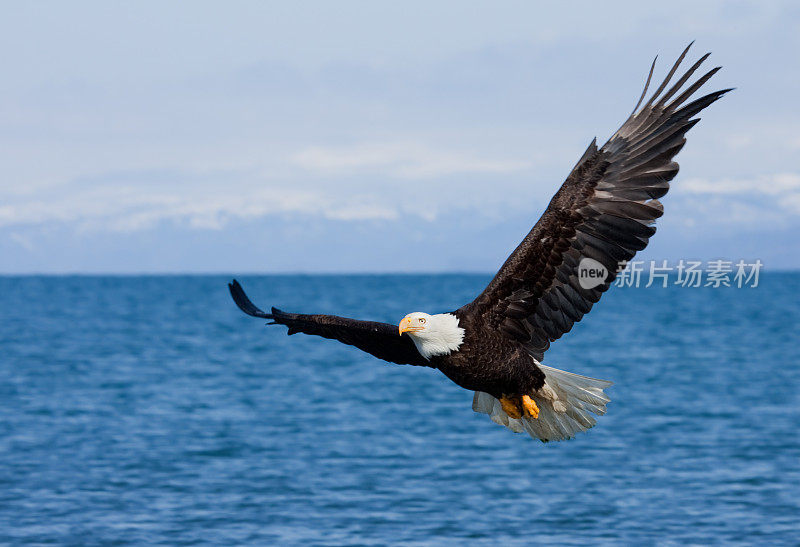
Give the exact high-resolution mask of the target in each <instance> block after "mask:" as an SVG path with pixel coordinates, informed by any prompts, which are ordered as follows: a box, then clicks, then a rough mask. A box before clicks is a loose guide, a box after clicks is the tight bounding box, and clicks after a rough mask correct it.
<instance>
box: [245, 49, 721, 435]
mask: <svg viewBox="0 0 800 547" xmlns="http://www.w3.org/2000/svg"><path fill="white" fill-rule="evenodd" d="M689 47H691V44H689ZM689 47H687V48H686V49H685V50H684V51H683V53H681V55H680V57H679V58H678V60H677V61H676V62H675V64H674V65H673V67H672V69H671V70H670V71H669V73H668V74H667V76H666V78H665V79H664V81H663V82H662V83H661V85H659V87H658V88H657V89H656V90H655V92H654V93H653V94H652V96H651V97H650V98H649V99H648V100H647V101H646V102H644V104H642V102H643V101H644V99H645V97H646V96H647V90H648V88H649V85H650V80H651V78H652V75H653V69H654V67H655V61H653V65H652V66H651V67H650V73H649V75H648V77H647V82H646V84H645V87H644V91H643V92H642V95H641V97H640V98H639V102H638V103H637V104H636V107H634V109H633V112H632V113H631V115H630V117H629V118H628V119H627V120H626V121H625V123H623V124H622V127H620V128H619V130H617V132H616V133H614V135H613V136H612V137H611V138H610V139H609V140H608V142H607V143H606V144H605V145H603V147H602V148H600V149H598V148H597V146H596V142H595V141H592V143H591V144H590V145H589V148H588V149H587V150H586V152H584V154H583V156H582V157H581V158H580V160H579V161H578V163H577V164H576V165H575V167H574V168H573V169H572V172H571V173H570V174H569V176H568V177H567V180H566V181H565V182H564V183H563V184H562V185H561V188H560V189H559V190H558V192H557V193H556V195H555V196H554V197H553V199H552V200H551V201H550V204H549V205H548V207H547V209H546V210H545V212H544V214H543V215H542V217H541V218H540V219H539V221H538V222H537V223H536V225H535V226H534V227H533V229H532V230H531V231H530V232H529V233H528V235H527V236H525V239H523V240H522V243H520V244H519V246H518V247H517V248H516V249H515V250H514V252H513V253H511V256H509V257H508V259H507V260H506V261H505V263H504V264H503V265H502V267H501V268H500V270H499V271H498V272H497V275H495V277H494V278H493V279H492V281H491V282H490V283H489V285H488V286H487V287H486V289H484V291H483V292H482V293H481V294H480V295H479V296H478V297H477V298H476V299H475V300H473V301H472V302H470V303H469V304H466V305H465V306H462V307H461V308H459V309H457V310H455V311H453V312H452V313H440V314H433V315H430V314H427V313H422V312H415V313H411V314H408V315H407V316H406V317H404V318H403V320H402V321H401V322H400V324H399V326H397V325H390V324H388V323H377V322H373V321H359V320H356V319H347V318H344V317H337V316H333V315H302V314H296V313H286V312H283V311H281V310H278V309H276V308H272V310H271V312H270V313H266V312H263V311H261V310H260V309H259V308H257V307H256V306H255V305H253V303H252V302H251V301H250V300H249V299H248V298H247V296H246V295H245V293H244V290H243V289H242V287H241V285H239V283H238V282H237V281H236V280H234V281H233V282H232V283H230V284H229V288H230V292H231V295H232V296H233V299H234V301H235V302H236V304H237V305H238V306H239V308H240V309H241V310H242V311H243V312H245V313H246V314H248V315H252V316H254V317H261V318H264V319H270V320H272V323H271V324H278V325H286V326H287V327H288V328H289V334H295V333H298V332H302V333H304V334H315V335H317V336H322V337H324V338H331V339H334V340H338V341H340V342H342V343H344V344H349V345H352V346H355V347H357V348H359V349H360V350H362V351H365V352H367V353H370V354H371V355H374V356H375V357H378V358H379V359H383V360H385V361H389V362H392V363H398V364H406V365H417V366H425V367H432V368H437V369H439V370H441V371H442V372H443V373H444V374H445V375H446V376H447V377H448V378H450V379H451V380H452V381H453V382H455V383H456V384H458V385H459V386H461V387H463V388H465V389H468V390H471V391H474V392H475V395H474V398H473V404H472V408H473V410H475V411H476V412H483V413H486V414H489V415H490V416H491V418H492V420H494V421H495V422H497V423H499V424H501V425H504V426H506V427H508V428H509V429H512V430H513V431H516V432H522V431H525V432H527V433H528V434H530V435H531V436H532V437H535V438H538V439H541V440H542V441H551V440H564V439H569V438H571V437H572V436H574V435H575V433H578V432H580V431H586V430H587V429H589V428H591V427H592V426H594V425H595V423H596V421H595V418H594V416H593V415H602V414H604V413H605V408H606V403H608V401H609V399H608V397H607V396H606V395H605V393H604V392H603V390H604V389H605V388H606V387H608V386H609V385H611V382H608V381H605V380H597V379H594V378H588V377H586V376H580V375H577V374H572V373H569V372H564V371H561V370H558V369H555V368H551V367H548V366H545V365H543V364H542V363H541V361H542V360H543V359H544V353H545V351H546V350H547V349H548V347H549V346H550V343H551V342H553V341H554V340H556V339H558V338H560V337H561V336H562V335H563V334H565V333H567V332H569V331H570V329H572V325H573V324H575V323H576V322H577V321H580V320H581V318H582V317H583V316H584V315H585V314H586V313H588V312H589V311H590V310H591V308H592V305H593V304H594V303H595V302H597V301H598V300H600V296H601V295H602V293H603V292H605V291H606V290H607V289H608V287H609V286H610V285H611V283H612V282H613V281H614V279H615V277H616V274H617V271H618V269H619V267H620V264H621V263H624V262H625V261H628V260H630V259H631V258H633V256H634V255H635V254H636V252H637V251H640V250H642V249H644V248H645V246H647V243H648V241H649V238H650V237H651V236H652V235H653V234H654V233H655V231H656V229H655V226H654V224H655V220H656V219H657V218H658V217H660V216H661V215H662V213H663V207H662V205H661V203H660V202H659V201H658V198H660V197H662V196H663V195H664V194H666V193H667V190H669V181H670V180H672V179H673V178H674V177H675V175H676V174H677V173H678V164H677V163H675V162H674V161H672V159H673V158H674V157H675V155H676V154H677V153H678V152H679V151H680V149H681V148H682V147H683V145H684V143H685V142H686V138H685V135H686V132H687V131H689V129H691V128H692V127H693V126H694V125H695V124H696V123H697V122H698V121H699V119H697V118H694V116H695V115H697V114H698V113H699V112H700V111H701V110H703V109H704V108H706V107H707V106H709V105H710V104H711V103H713V102H714V101H716V100H717V99H719V98H720V97H722V96H723V95H724V94H725V93H727V92H728V91H730V89H723V90H720V91H715V92H713V93H709V94H708V95H704V96H702V97H700V98H698V99H696V100H693V101H691V102H687V101H689V99H690V98H691V97H692V95H694V94H695V93H696V92H697V91H698V90H699V89H700V87H701V86H702V85H703V84H704V83H706V81H707V80H708V79H709V78H711V77H712V76H713V75H714V74H715V73H716V72H717V71H718V70H719V67H717V68H714V69H712V70H710V71H708V72H707V73H705V74H704V75H703V76H701V77H700V78H698V79H697V80H696V81H695V82H694V83H692V84H691V85H689V86H687V87H686V89H684V90H682V88H683V87H684V85H685V84H686V82H687V81H688V80H689V79H690V78H691V76H692V75H693V74H694V72H695V71H696V70H697V69H698V68H699V67H700V65H701V64H702V63H703V61H705V60H706V58H707V57H708V55H709V54H706V55H704V56H702V57H701V58H700V59H699V60H698V61H697V62H696V63H695V64H693V65H692V66H691V67H690V68H689V69H688V70H687V71H686V72H685V73H684V74H683V76H681V77H680V78H678V80H677V81H676V82H675V83H674V84H673V85H672V86H671V87H668V86H669V84H670V81H671V80H672V77H673V76H674V75H675V73H676V72H677V70H678V67H679V65H680V64H681V62H682V61H683V59H684V57H685V56H686V53H687V52H688V51H689ZM587 259H591V260H592V261H596V263H599V264H600V265H602V268H604V270H605V275H604V277H603V278H602V279H600V280H598V283H599V284H597V285H596V286H594V287H592V288H588V289H587V288H585V285H586V284H585V283H583V284H582V283H581V282H580V280H579V275H578V268H579V264H580V263H581V262H582V261H584V260H587Z"/></svg>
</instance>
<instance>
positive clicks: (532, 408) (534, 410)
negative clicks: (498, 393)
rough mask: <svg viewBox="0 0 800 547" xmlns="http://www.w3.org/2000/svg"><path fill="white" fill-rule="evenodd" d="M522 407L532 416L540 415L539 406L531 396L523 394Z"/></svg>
mask: <svg viewBox="0 0 800 547" xmlns="http://www.w3.org/2000/svg"><path fill="white" fill-rule="evenodd" d="M522 407H523V408H524V409H525V414H527V415H529V416H530V417H531V418H538V417H539V406H538V405H537V404H536V401H534V400H533V399H531V398H530V396H528V395H523V396H522ZM503 409H504V410H505V407H503Z"/></svg>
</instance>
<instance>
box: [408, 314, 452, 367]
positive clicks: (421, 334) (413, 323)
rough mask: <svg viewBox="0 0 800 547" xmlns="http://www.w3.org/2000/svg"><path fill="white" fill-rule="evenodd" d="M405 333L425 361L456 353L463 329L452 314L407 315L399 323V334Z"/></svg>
mask: <svg viewBox="0 0 800 547" xmlns="http://www.w3.org/2000/svg"><path fill="white" fill-rule="evenodd" d="M404 332H405V333H407V334H408V335H409V336H410V337H411V340H413V342H414V345H416V346H417V351H419V353H420V355H422V356H423V357H424V358H425V359H430V358H431V357H434V356H436V355H447V354H448V353H452V352H454V351H456V350H457V349H458V348H459V346H461V343H462V342H463V341H464V329H462V328H461V327H459V326H458V317H456V316H455V315H453V314H452V313H438V314H436V315H429V314H427V313H423V312H420V311H417V312H414V313H409V314H408V315H406V316H405V317H404V318H403V320H402V321H400V334H401V335H402V334H403V333H404Z"/></svg>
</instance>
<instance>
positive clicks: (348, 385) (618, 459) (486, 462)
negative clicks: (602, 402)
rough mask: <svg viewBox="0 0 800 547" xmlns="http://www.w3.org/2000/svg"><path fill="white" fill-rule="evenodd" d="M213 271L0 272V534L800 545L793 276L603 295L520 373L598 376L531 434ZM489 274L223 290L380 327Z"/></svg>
mask: <svg viewBox="0 0 800 547" xmlns="http://www.w3.org/2000/svg"><path fill="white" fill-rule="evenodd" d="M229 279H230V277H224V276H145V277H80V276H77V277H2V278H0V401H2V402H1V403H0V541H1V542H3V543H17V542H38V543H56V544H75V545H79V544H80V545H92V544H120V545H124V544H170V545H175V544H205V543H208V544H219V545H232V544H258V545H266V544H279V545H291V544H303V545H326V544H331V545H339V544H361V545H370V544H387V543H402V544H408V545H413V544H448V545H450V544H451V545H463V544H477V545H498V544H499V545H508V544H512V545H513V544H520V545H522V544H526V545H529V544H542V543H558V544H563V545H578V544H624V545H639V544H653V543H656V544H666V545H669V544H675V545H678V544H681V545H682V544H713V543H725V544H735V543H741V544H751V545H780V544H795V545H796V544H798V543H800V439H799V438H798V434H799V433H800V349H798V348H799V344H798V343H799V342H800V339H799V338H800V337H799V336H798V333H799V332H800V298H798V295H800V274H782V273H767V274H762V277H761V283H760V286H759V287H758V288H755V289H733V288H730V289H726V288H720V289H712V288H707V289H694V288H681V287H672V288H669V289H662V288H655V287H653V288H650V289H642V288H612V290H611V291H610V292H609V293H608V294H606V295H605V296H604V298H603V300H602V301H601V302H600V303H599V304H598V305H597V306H596V307H595V309H594V310H593V311H592V313H591V314H589V315H588V316H587V317H586V318H585V319H584V321H583V322H582V323H580V324H578V325H577V326H576V328H575V329H574V330H573V332H571V333H570V334H568V335H567V336H565V337H564V338H562V339H561V340H560V341H558V342H557V343H555V344H554V345H553V347H552V348H551V350H550V351H549V352H548V353H547V355H546V360H545V362H546V363H547V364H550V365H552V366H556V367H558V368H564V369H567V370H570V371H575V372H579V373H583V374H588V375H592V376H596V377H599V378H606V379H610V380H613V381H614V382H615V386H613V387H612V388H611V389H610V390H609V394H610V396H611V398H612V402H611V404H610V405H609V412H608V414H607V415H606V416H604V417H602V418H600V419H599V423H598V425H597V426H596V427H595V428H594V429H592V430H591V431H589V432H588V433H587V434H583V435H580V436H578V437H577V438H575V439H573V440H572V441H569V442H564V443H550V444H542V443H540V442H538V441H535V440H533V439H531V438H529V437H527V436H525V435H515V434H513V433H511V432H510V431H508V430H506V429H504V428H501V427H499V426H497V425H495V424H493V423H492V422H491V421H490V420H489V419H488V417H486V416H484V415H479V414H475V413H473V412H472V410H471V408H470V405H471V401H472V394H471V393H469V392H466V391H464V390H462V389H461V388H459V387H457V386H455V385H453V384H451V383H450V382H449V381H448V380H447V379H446V378H445V377H444V376H443V375H441V374H440V373H438V372H436V371H433V370H430V369H423V368H415V367H409V366H397V365H390V364H387V363H384V362H382V361H378V360H376V359H374V358H372V357H370V356H368V355H366V354H362V353H360V352H359V351H358V350H355V349H353V348H350V347H346V346H342V345H340V344H338V343H336V342H333V341H329V340H323V339H318V338H313V337H307V336H303V335H297V336H292V337H287V336H286V334H285V328H283V327H268V328H267V327H265V326H264V321H261V320H256V319H253V318H250V317H247V316H245V315H244V314H242V313H240V312H239V311H238V310H237V309H236V307H235V306H234V304H233V302H232V301H231V300H230V298H229V296H228V294H227V288H226V282H227V281H228V280H229ZM488 279H489V276H481V275H439V276H263V277H249V276H243V277H240V281H241V282H242V284H243V285H244V287H245V289H246V290H247V291H248V293H249V294H250V296H251V297H252V298H253V300H254V301H255V302H256V303H257V304H259V305H261V306H262V307H266V306H269V305H275V306H278V307H281V308H282V309H285V310H288V311H298V312H312V313H314V312H320V313H337V314H340V315H347V316H354V317H362V318H370V319H376V320H385V321H390V322H393V323H396V322H398V321H399V319H400V318H402V317H403V316H404V315H405V314H406V313H407V312H410V311H417V310H425V311H446V310H451V309H454V308H456V307H458V306H459V305H461V304H462V303H464V302H466V301H468V300H469V299H471V298H472V297H474V296H475V295H476V294H477V292H479V291H480V290H481V289H482V287H483V286H484V285H485V283H486V282H487V281H488Z"/></svg>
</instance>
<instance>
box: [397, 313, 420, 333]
mask: <svg viewBox="0 0 800 547" xmlns="http://www.w3.org/2000/svg"><path fill="white" fill-rule="evenodd" d="M399 330H400V335H401V336H402V335H403V333H404V332H418V331H421V330H422V326H421V325H420V326H417V325H415V324H414V321H413V320H412V319H411V318H410V317H404V318H403V320H402V321H400V325H399Z"/></svg>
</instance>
